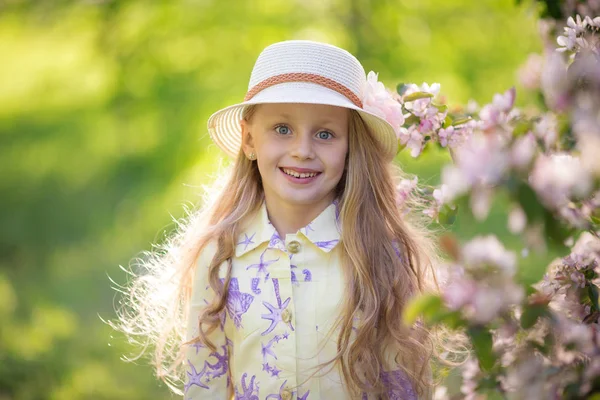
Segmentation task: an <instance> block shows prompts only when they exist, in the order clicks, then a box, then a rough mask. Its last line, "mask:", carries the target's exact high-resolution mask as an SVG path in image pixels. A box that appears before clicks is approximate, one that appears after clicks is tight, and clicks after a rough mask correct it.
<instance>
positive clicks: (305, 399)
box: [298, 390, 310, 400]
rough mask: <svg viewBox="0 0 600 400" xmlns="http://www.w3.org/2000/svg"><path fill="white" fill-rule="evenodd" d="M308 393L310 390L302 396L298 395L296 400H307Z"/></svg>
mask: <svg viewBox="0 0 600 400" xmlns="http://www.w3.org/2000/svg"><path fill="white" fill-rule="evenodd" d="M309 393H310V390H307V391H306V393H304V395H303V396H300V395H298V400H307V399H308V395H309Z"/></svg>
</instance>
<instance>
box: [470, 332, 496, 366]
mask: <svg viewBox="0 0 600 400" xmlns="http://www.w3.org/2000/svg"><path fill="white" fill-rule="evenodd" d="M467 333H468V335H469V337H470V338H471V343H473V349H474V350H475V354H476V355H477V359H478V360H479V365H480V367H481V369H482V370H483V371H488V372H489V371H490V370H491V369H492V368H493V366H494V364H495V363H496V356H495V355H494V352H493V351H492V344H493V341H492V334H491V333H490V331H488V330H487V329H486V328H484V327H480V326H474V327H470V328H469V329H467Z"/></svg>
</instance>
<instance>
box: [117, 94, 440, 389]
mask: <svg viewBox="0 0 600 400" xmlns="http://www.w3.org/2000/svg"><path fill="white" fill-rule="evenodd" d="M255 109H256V106H251V107H248V108H246V109H245V111H244V116H243V118H244V119H246V120H248V121H250V120H251V118H252V117H253V114H254V112H255ZM381 154H382V150H381V148H380V145H379V142H378V141H377V140H376V139H375V138H374V137H373V135H372V133H371V132H370V131H369V130H368V129H367V127H366V125H365V124H364V122H363V120H362V119H361V118H360V116H359V114H358V113H357V112H355V111H352V112H351V114H350V121H349V152H348V157H347V169H346V172H345V173H344V175H343V176H342V179H341V180H340V183H339V185H338V187H337V195H338V198H339V206H340V221H341V226H342V229H343V231H342V234H341V240H340V244H341V246H342V252H341V254H342V255H341V265H342V266H343V268H344V273H345V276H346V283H347V287H348V290H346V291H345V293H346V299H345V300H346V301H345V302H344V304H345V306H344V308H343V310H342V311H341V313H340V316H339V318H338V322H337V327H339V337H338V341H337V354H336V355H335V356H334V357H333V359H332V360H330V361H329V362H327V363H325V364H324V365H322V367H323V368H324V367H325V366H328V365H334V366H338V367H339V368H340V371H341V373H342V376H343V378H344V380H345V382H346V384H347V386H348V388H349V390H350V392H351V393H352V394H353V395H358V394H359V393H360V392H369V393H376V394H379V395H380V396H382V397H384V398H385V397H386V394H385V389H384V387H383V383H382V380H381V373H382V372H383V371H382V366H383V365H385V362H384V360H386V359H388V357H386V354H389V352H390V351H393V352H394V353H393V354H394V355H395V360H396V361H397V364H398V366H399V367H400V368H402V369H403V370H404V372H405V373H406V374H407V376H408V378H409V380H410V381H411V383H412V384H413V387H414V388H415V390H416V392H417V393H418V394H422V393H424V392H426V391H427V390H428V389H429V386H430V385H431V382H430V379H429V377H430V367H429V359H430V356H431V352H432V345H431V340H430V337H429V333H428V332H427V331H426V330H425V329H424V328H422V327H421V325H419V324H417V325H415V326H413V327H408V326H405V325H404V324H403V323H402V318H401V315H402V312H403V309H404V306H405V305H406V303H407V301H408V300H409V299H410V298H411V297H413V296H415V295H417V294H419V293H422V292H425V291H428V290H430V289H431V285H429V282H430V281H431V277H432V271H433V265H435V263H436V254H437V251H436V249H435V247H434V245H433V240H432V239H431V238H430V237H429V234H428V230H427V229H425V227H424V225H423V224H422V223H420V222H419V221H418V220H412V221H409V220H408V219H409V218H410V214H409V215H407V214H406V213H402V212H400V210H399V208H398V205H397V203H396V184H397V182H398V180H399V179H400V178H401V177H402V172H401V170H400V168H399V167H398V166H396V165H395V164H393V163H390V162H389V161H386V160H385V159H384V158H382V157H381ZM263 197H264V193H263V188H262V182H261V177H260V173H259V171H258V167H257V164H256V163H254V162H251V161H250V160H248V159H247V158H246V157H245V156H244V154H243V152H241V151H240V154H239V155H238V157H237V159H236V160H235V162H234V164H233V166H232V169H231V171H230V172H229V177H228V179H227V180H226V181H225V184H224V186H223V187H222V188H220V189H219V190H218V193H217V196H216V197H213V198H212V199H211V200H210V201H209V202H208V204H205V205H204V206H203V207H199V208H197V209H196V210H192V211H191V212H190V213H189V215H188V216H187V217H186V218H184V219H183V220H182V221H180V222H179V223H178V230H176V231H175V233H174V234H173V235H172V236H171V237H170V238H168V239H167V240H165V243H163V244H162V245H160V246H159V248H158V249H157V250H155V251H154V252H148V253H146V256H147V257H146V258H145V259H139V260H138V264H139V266H140V267H141V271H138V272H135V273H133V272H132V277H133V279H132V281H131V283H130V284H129V285H127V286H126V287H124V288H123V292H124V293H125V294H126V296H124V297H123V300H122V304H121V307H120V308H119V309H118V310H117V311H118V316H119V320H118V322H117V323H112V325H113V326H114V327H115V328H117V329H119V330H122V331H124V332H125V333H126V334H127V335H128V336H129V338H130V341H132V342H136V343H139V344H141V345H142V346H143V347H142V348H143V350H142V352H141V353H140V354H138V356H140V355H142V354H143V353H144V350H145V349H146V348H147V347H149V346H151V347H153V350H154V353H153V365H154V367H155V368H156V374H157V376H158V377H159V378H161V379H162V380H164V381H165V382H166V383H167V384H168V385H169V387H171V388H172V389H173V390H174V391H176V392H178V393H180V390H178V389H177V385H176V384H178V383H179V382H180V381H181V377H182V375H183V366H184V364H183V359H184V346H183V345H182V344H183V343H184V341H185V337H184V335H185V327H186V326H187V321H186V319H187V314H186V312H187V307H188V304H189V301H190V298H191V290H192V287H191V282H192V277H193V274H194V267H195V265H196V260H197V258H198V256H199V255H200V253H201V252H202V251H203V249H204V248H205V247H206V245H207V243H208V242H209V241H212V240H215V241H216V244H217V246H216V251H215V253H214V256H213V258H212V261H211V263H210V265H209V266H208V275H209V284H210V286H211V288H212V289H213V290H214V291H215V293H216V294H217V295H216V296H215V298H214V300H213V301H212V302H211V303H210V304H208V305H207V307H206V308H205V310H204V312H203V313H202V315H201V317H200V320H199V332H200V339H199V340H200V341H202V342H203V343H204V344H205V345H207V346H208V347H210V348H212V349H213V350H214V344H213V343H211V342H210V341H209V340H208V339H207V334H208V333H209V332H210V331H212V330H213V329H215V328H216V327H217V326H218V324H219V322H220V316H221V315H222V313H223V312H225V305H226V302H227V295H228V289H229V287H228V286H229V278H230V277H231V259H232V258H233V257H234V249H235V243H236V238H237V235H238V233H239V231H240V229H241V226H242V225H241V224H242V222H243V221H244V220H245V218H246V217H248V216H250V215H252V214H254V213H255V212H256V211H258V209H259V207H260V206H261V203H262V201H263ZM222 265H225V266H227V274H226V276H227V277H226V279H225V282H224V283H222V282H221V280H220V279H219V272H220V268H221V266H222ZM357 318H358V320H359V321H360V323H359V325H358V326H354V330H355V332H354V334H353V322H354V321H355V320H356V319H357Z"/></svg>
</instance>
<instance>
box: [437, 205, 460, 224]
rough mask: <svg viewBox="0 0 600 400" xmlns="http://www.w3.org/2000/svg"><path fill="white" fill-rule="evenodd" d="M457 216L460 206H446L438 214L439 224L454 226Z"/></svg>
mask: <svg viewBox="0 0 600 400" xmlns="http://www.w3.org/2000/svg"><path fill="white" fill-rule="evenodd" d="M457 214H458V206H456V205H453V206H452V207H451V206H449V205H448V204H444V205H443V206H442V209H441V210H440V213H439V214H438V222H439V223H440V224H442V225H452V224H454V222H455V221H456V215H457Z"/></svg>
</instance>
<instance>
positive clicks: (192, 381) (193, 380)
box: [183, 360, 208, 392]
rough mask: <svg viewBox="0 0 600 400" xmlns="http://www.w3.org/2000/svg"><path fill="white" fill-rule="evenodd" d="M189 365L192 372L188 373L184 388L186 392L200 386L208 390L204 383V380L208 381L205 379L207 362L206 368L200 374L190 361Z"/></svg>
mask: <svg viewBox="0 0 600 400" xmlns="http://www.w3.org/2000/svg"><path fill="white" fill-rule="evenodd" d="M188 364H189V365H190V368H191V369H192V370H191V371H190V372H188V373H187V376H188V380H187V382H186V383H185V385H184V386H183V388H184V391H185V392H187V391H188V390H189V389H190V387H192V386H193V385H196V386H199V387H201V388H204V389H208V386H206V384H204V383H203V382H202V380H203V379H206V378H204V374H205V373H206V361H205V362H204V367H203V368H202V370H201V371H200V372H198V371H196V367H195V366H194V364H192V362H191V361H190V360H188Z"/></svg>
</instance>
